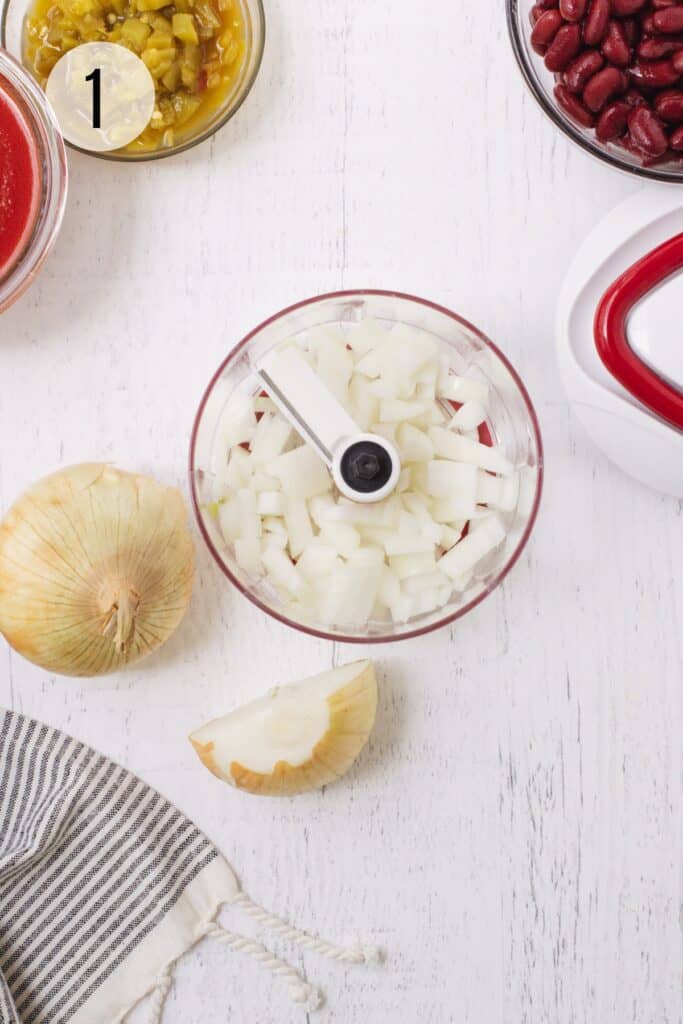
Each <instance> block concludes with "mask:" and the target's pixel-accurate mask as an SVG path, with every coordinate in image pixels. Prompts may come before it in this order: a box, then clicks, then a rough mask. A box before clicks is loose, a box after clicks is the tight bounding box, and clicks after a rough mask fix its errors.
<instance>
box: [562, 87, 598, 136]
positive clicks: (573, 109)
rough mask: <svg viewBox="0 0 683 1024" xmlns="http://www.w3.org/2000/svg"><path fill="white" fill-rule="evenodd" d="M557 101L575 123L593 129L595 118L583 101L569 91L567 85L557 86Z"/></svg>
mask: <svg viewBox="0 0 683 1024" xmlns="http://www.w3.org/2000/svg"><path fill="white" fill-rule="evenodd" d="M555 99H556V100H557V102H558V104H559V105H560V106H561V107H562V109H563V110H564V111H565V112H566V113H567V114H569V116H570V117H571V118H572V120H573V121H576V122H577V123H578V124H580V125H582V126H583V127H584V128H592V127H593V125H594V124H595V118H594V117H593V115H592V114H591V112H590V110H587V109H586V107H584V105H583V103H582V102H581V100H580V99H579V98H578V97H577V96H574V94H573V93H571V92H570V91H569V89H568V88H567V87H566V85H556V86H555Z"/></svg>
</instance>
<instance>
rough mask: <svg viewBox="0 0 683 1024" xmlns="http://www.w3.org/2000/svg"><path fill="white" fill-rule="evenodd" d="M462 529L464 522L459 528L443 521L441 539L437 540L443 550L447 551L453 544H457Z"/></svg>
mask: <svg viewBox="0 0 683 1024" xmlns="http://www.w3.org/2000/svg"><path fill="white" fill-rule="evenodd" d="M463 529H464V523H463V526H462V527H461V528H460V529H458V528H457V527H455V526H450V525H449V524H448V523H444V524H443V526H442V527H441V540H440V541H439V545H440V547H442V548H443V549H444V551H449V550H450V549H451V548H452V547H453V545H454V544H457V543H458V541H459V540H460V538H461V536H462V531H463Z"/></svg>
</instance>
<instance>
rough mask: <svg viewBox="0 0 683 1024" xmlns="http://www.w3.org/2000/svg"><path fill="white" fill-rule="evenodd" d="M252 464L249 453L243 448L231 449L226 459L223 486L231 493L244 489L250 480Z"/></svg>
mask: <svg viewBox="0 0 683 1024" xmlns="http://www.w3.org/2000/svg"><path fill="white" fill-rule="evenodd" d="M251 471H252V463H251V456H250V455H249V452H245V450H244V448H233V449H232V451H231V452H230V458H229V459H228V468H227V470H226V472H225V481H224V482H225V484H226V485H227V487H229V488H230V490H232V491H239V489H240V488H241V487H246V486H247V484H248V483H249V481H250V479H251Z"/></svg>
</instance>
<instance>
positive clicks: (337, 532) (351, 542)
mask: <svg viewBox="0 0 683 1024" xmlns="http://www.w3.org/2000/svg"><path fill="white" fill-rule="evenodd" d="M320 537H321V539H322V540H324V541H325V543H327V544H330V545H331V546H332V547H333V548H334V549H335V551H336V552H337V554H339V555H342V556H343V557H344V558H348V557H349V556H350V555H352V554H353V552H354V551H355V550H356V548H357V547H360V534H359V533H358V530H354V528H353V526H349V525H348V523H323V525H322V527H321V530H320Z"/></svg>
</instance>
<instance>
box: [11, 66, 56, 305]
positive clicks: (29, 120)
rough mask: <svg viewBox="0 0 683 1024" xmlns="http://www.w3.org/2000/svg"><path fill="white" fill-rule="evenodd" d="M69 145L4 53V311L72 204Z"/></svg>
mask: <svg viewBox="0 0 683 1024" xmlns="http://www.w3.org/2000/svg"><path fill="white" fill-rule="evenodd" d="M66 192H67V165H66V153H65V149H64V141H63V139H62V136H61V134H60V131H59V127H58V125H57V121H56V119H55V117H54V115H53V113H52V111H51V109H50V106H49V104H48V102H47V100H46V98H45V95H44V93H43V91H42V90H41V89H40V87H39V86H38V84H37V83H36V82H35V81H34V80H33V79H32V78H31V77H30V75H29V74H28V73H27V72H26V71H25V70H24V69H23V68H22V67H21V65H20V64H19V63H18V62H17V61H16V60H14V58H13V57H11V56H10V55H9V54H8V53H7V52H5V51H3V50H0V312H2V311H3V310H5V309H7V307H8V306H10V305H11V304H12V303H13V302H14V301H15V300H16V299H18V298H19V296H20V295H22V294H23V292H24V291H25V290H26V289H27V288H28V287H29V285H30V284H31V282H32V281H33V279H34V277H35V276H36V274H37V273H38V271H39V270H40V268H41V266H42V265H43V262H44V261H45V259H46V257H47V255H48V253H49V251H50V249H51V248H52V245H53V243H54V241H55V239H56V237H57V234H58V232H59V228H60V225H61V222H62V217H63V214H64V207H65V205H66Z"/></svg>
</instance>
